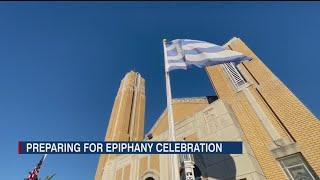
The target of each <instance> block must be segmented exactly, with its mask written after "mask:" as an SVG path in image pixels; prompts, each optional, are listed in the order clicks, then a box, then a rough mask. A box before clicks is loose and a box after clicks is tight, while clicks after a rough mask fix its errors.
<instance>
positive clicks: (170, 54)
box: [167, 48, 179, 56]
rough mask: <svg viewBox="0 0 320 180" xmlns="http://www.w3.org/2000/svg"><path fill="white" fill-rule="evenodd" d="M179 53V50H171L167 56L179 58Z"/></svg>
mask: <svg viewBox="0 0 320 180" xmlns="http://www.w3.org/2000/svg"><path fill="white" fill-rule="evenodd" d="M178 54H179V53H178V51H177V49H176V48H175V49H172V50H169V51H167V56H177V55H178Z"/></svg>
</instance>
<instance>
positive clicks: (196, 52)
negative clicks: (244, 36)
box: [166, 39, 251, 71]
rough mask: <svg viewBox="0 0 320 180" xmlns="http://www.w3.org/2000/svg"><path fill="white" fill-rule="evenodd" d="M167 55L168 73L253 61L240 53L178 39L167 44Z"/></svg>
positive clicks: (202, 42) (209, 44) (204, 43)
mask: <svg viewBox="0 0 320 180" xmlns="http://www.w3.org/2000/svg"><path fill="white" fill-rule="evenodd" d="M166 54H167V71H171V70H175V69H187V67H189V66H192V65H194V66H197V67H199V68H203V67H205V66H210V65H216V64H223V63H227V62H240V61H243V60H251V58H249V57H247V56H245V55H243V54H242V53H240V52H236V51H232V50H228V49H225V48H224V47H222V46H218V45H215V44H212V43H208V42H204V41H198V40H190V39H176V40H173V41H170V42H166Z"/></svg>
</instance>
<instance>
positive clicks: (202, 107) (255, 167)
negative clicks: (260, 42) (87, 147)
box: [95, 38, 320, 180]
mask: <svg viewBox="0 0 320 180" xmlns="http://www.w3.org/2000/svg"><path fill="white" fill-rule="evenodd" d="M224 46H225V47H226V48H229V49H231V50H234V51H238V52H241V53H243V54H245V55H247V56H249V57H252V58H253V60H251V61H245V62H242V63H240V64H238V65H237V66H235V65H234V64H233V63H226V64H222V65H216V66H209V67H207V68H206V69H205V71H206V72H207V75H208V78H209V80H210V82H211V84H212V87H213V91H215V94H216V96H207V97H189V98H177V99H173V102H172V103H173V114H174V122H175V134H176V139H177V140H178V141H198V140H199V141H200V140H201V141H242V142H243V154H221V155H215V154H213V155H212V154H211V155H210V154H194V155H192V154H187V155H179V169H180V175H181V180H184V179H190V180H200V179H202V180H213V179H223V180H260V179H268V180H269V179H270V180H285V179H290V180H302V179H303V180H317V179H319V175H320V121H319V120H318V119H317V117H315V115H314V114H312V112H310V110H309V109H308V108H307V107H306V106H305V105H304V104H303V103H302V102H301V101H300V100H299V99H298V98H297V97H296V96H295V95H294V94H293V93H292V92H291V91H290V90H289V89H288V88H287V87H286V85H285V84H284V83H283V82H281V80H280V79H279V78H278V77H276V76H275V75H274V74H273V73H272V71H271V70H270V69H269V68H268V67H267V66H266V65H265V64H264V63H263V62H262V61H261V60H260V59H259V58H258V57H257V56H256V55H255V54H254V53H253V52H252V51H251V50H250V49H249V47H248V46H247V45H246V44H245V43H244V42H243V41H242V40H241V39H239V38H232V39H231V40H230V41H229V42H227V43H226V44H225V45H224ZM278 61H281V59H278ZM145 102H146V97H145V80H144V79H143V77H142V76H141V75H140V74H139V73H137V72H133V71H131V72H129V73H127V74H126V75H125V77H124V78H123V79H122V81H121V85H120V88H119V90H118V93H117V96H116V97H115V101H114V105H113V109H112V113H111V115H110V120H109V125H108V128H107V132H106V136H105V141H166V140H168V138H169V137H168V122H167V110H166V109H164V110H163V113H162V114H161V115H160V117H159V118H158V119H157V120H156V122H155V124H154V125H153V127H152V128H151V130H150V131H149V132H144V123H145V122H144V121H145V117H144V115H145ZM169 156H170V155H167V154H160V155H159V154H134V155H133V154H119V155H115V154H102V155H100V158H99V162H98V166H97V169H96V175H95V180H170V179H172V177H171V173H170V172H171V169H172V167H171V166H172V164H171V163H169ZM187 166H188V167H190V166H191V167H192V172H191V174H187V175H186V173H185V172H186V168H187Z"/></svg>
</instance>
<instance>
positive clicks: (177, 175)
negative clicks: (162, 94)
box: [162, 39, 180, 180]
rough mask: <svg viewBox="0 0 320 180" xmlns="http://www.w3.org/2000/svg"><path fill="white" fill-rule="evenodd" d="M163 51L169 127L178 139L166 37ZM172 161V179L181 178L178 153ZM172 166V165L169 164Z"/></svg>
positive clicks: (170, 131) (173, 135)
mask: <svg viewBox="0 0 320 180" xmlns="http://www.w3.org/2000/svg"><path fill="white" fill-rule="evenodd" d="M162 43H163V52H164V65H165V70H164V71H165V76H166V91H167V112H168V127H169V138H170V140H171V141H176V137H175V128H174V121H173V112H172V96H171V85H170V76H169V71H168V61H167V51H166V39H163V41H162ZM171 161H172V176H173V177H172V179H173V180H179V179H180V173H179V162H178V156H177V154H171ZM169 167H170V166H169Z"/></svg>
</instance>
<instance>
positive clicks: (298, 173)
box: [279, 153, 315, 180]
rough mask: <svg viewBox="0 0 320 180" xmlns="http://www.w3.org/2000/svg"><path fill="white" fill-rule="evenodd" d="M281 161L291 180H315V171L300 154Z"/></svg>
mask: <svg viewBox="0 0 320 180" xmlns="http://www.w3.org/2000/svg"><path fill="white" fill-rule="evenodd" d="M279 161H280V164H281V166H282V168H283V169H284V170H285V172H286V174H287V176H288V177H289V179H290V180H295V179H304V180H315V176H314V173H312V172H313V171H312V170H311V169H310V166H309V165H308V164H307V163H306V161H304V159H303V158H302V156H301V155H300V154H299V153H298V154H294V155H290V156H288V157H284V158H281V159H279Z"/></svg>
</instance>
